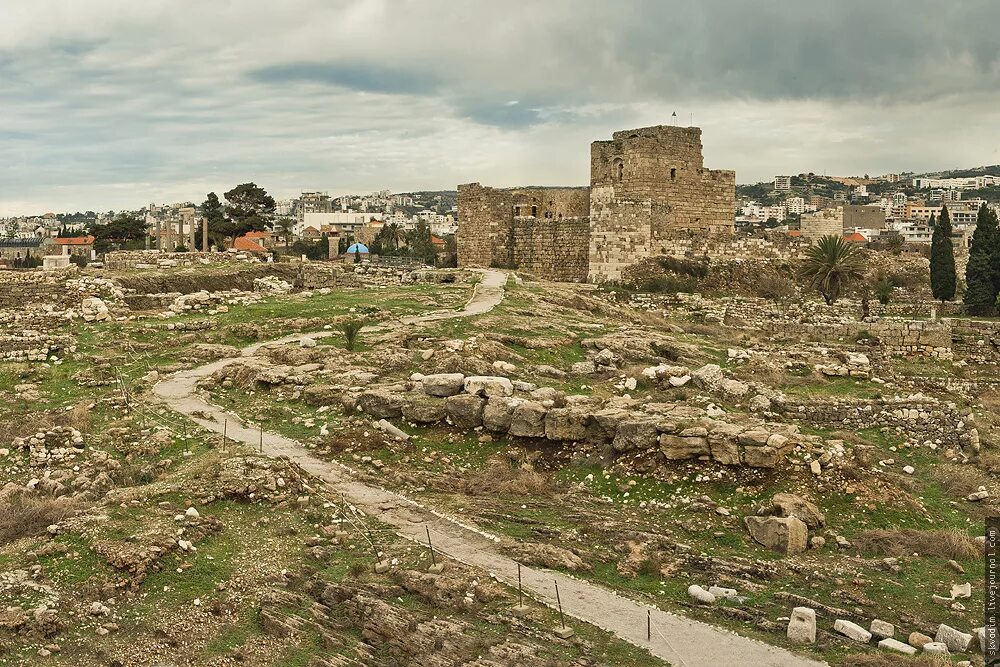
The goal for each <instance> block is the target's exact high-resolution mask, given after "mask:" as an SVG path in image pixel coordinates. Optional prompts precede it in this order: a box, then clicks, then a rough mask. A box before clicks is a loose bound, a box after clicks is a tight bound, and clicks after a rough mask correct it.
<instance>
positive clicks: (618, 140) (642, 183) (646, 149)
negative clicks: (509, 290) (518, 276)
mask: <svg viewBox="0 0 1000 667" xmlns="http://www.w3.org/2000/svg"><path fill="white" fill-rule="evenodd" d="M701 153H702V151H701V129H700V128H697V127H674V126H664V125H658V126H654V127H646V128H639V129H635V130H625V131H621V132H616V133H614V135H612V139H611V140H610V141H596V142H594V143H593V144H592V145H591V186H590V187H589V188H588V187H576V188H534V187H527V188H510V189H496V188H490V187H484V186H482V185H480V184H478V183H469V184H465V185H460V186H459V187H458V215H459V224H458V235H457V245H458V262H459V266H460V267H489V266H494V267H510V268H516V269H519V270H522V271H525V272H526V273H531V274H533V275H535V276H536V277H538V278H543V279H547V280H560V281H585V280H590V281H592V282H603V281H607V280H618V279H620V278H621V272H622V270H623V269H624V268H625V267H627V266H629V265H631V264H633V263H635V262H636V261H638V260H641V259H644V258H647V257H651V256H655V255H660V254H675V253H676V252H678V250H679V248H681V247H683V246H685V245H687V246H688V247H687V248H684V250H683V251H682V252H687V251H689V250H690V246H691V245H695V244H697V243H699V242H702V241H705V240H707V239H709V238H712V237H715V236H723V237H727V236H729V235H731V234H732V232H733V221H734V217H735V211H736V174H735V172H732V171H713V170H708V169H705V168H704V163H703V159H702V154H701ZM751 250H753V249H751Z"/></svg>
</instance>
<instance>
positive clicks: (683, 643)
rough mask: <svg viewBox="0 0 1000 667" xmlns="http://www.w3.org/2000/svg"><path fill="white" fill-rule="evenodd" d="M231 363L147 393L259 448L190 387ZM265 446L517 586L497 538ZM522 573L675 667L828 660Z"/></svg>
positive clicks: (281, 446) (294, 452)
mask: <svg viewBox="0 0 1000 667" xmlns="http://www.w3.org/2000/svg"><path fill="white" fill-rule="evenodd" d="M506 279H507V276H506V274H504V273H502V272H500V271H484V272H483V280H482V281H480V282H479V283H478V284H477V286H476V289H475V291H474V293H473V295H472V298H471V299H470V300H469V302H468V303H467V304H466V305H465V307H464V308H463V309H462V310H460V311H447V312H439V313H431V314H428V315H421V316H414V317H408V318H405V319H404V320H403V323H404V324H418V323H420V322H429V321H436V320H443V319H450V318H455V317H469V316H471V315H480V314H483V313H486V312H489V311H490V310H492V309H493V308H494V307H495V306H496V305H497V304H499V303H500V302H501V301H502V300H503V286H504V283H505V282H506ZM328 335H331V334H330V332H320V333H317V334H295V335H292V336H287V337H285V338H282V339H279V340H277V341H270V342H266V343H257V344H255V345H251V346H249V347H247V348H245V349H244V350H243V352H242V354H243V356H249V355H252V354H253V353H254V352H256V351H257V350H258V349H260V348H261V347H263V346H265V345H276V344H286V343H291V342H296V341H298V340H300V339H301V338H307V337H311V338H320V337H323V336H328ZM236 360H237V358H232V359H221V360H219V361H215V362H213V363H210V364H206V365H204V366H199V367H198V368H194V369H191V370H187V371H181V372H180V373H176V374H174V375H172V376H170V377H169V378H167V379H165V380H163V381H162V382H160V383H159V384H157V385H156V386H155V387H154V389H153V391H154V393H155V394H156V395H157V396H159V397H160V398H161V399H163V400H164V401H165V402H166V403H167V404H168V405H169V406H170V407H171V408H173V409H174V410H176V411H177V412H181V413H183V414H185V415H187V416H188V417H189V418H190V419H192V420H193V421H195V422H197V423H198V424H200V425H201V426H203V427H205V428H207V429H209V430H211V431H214V432H216V433H222V428H223V422H224V421H227V422H228V431H227V433H228V436H229V437H230V438H232V439H233V440H238V441H240V442H243V443H245V444H247V445H250V446H251V447H254V448H256V447H258V446H259V443H260V432H259V431H258V430H256V429H250V428H247V427H246V426H245V425H244V424H243V422H242V421H241V420H240V419H239V417H237V416H236V415H233V414H230V413H227V412H225V411H224V410H223V409H222V408H219V407H218V406H216V405H213V404H211V403H208V402H207V401H205V400H204V399H203V398H201V397H200V396H199V395H198V394H197V393H196V391H197V389H196V385H197V382H198V381H199V380H201V379H202V378H205V377H207V376H209V375H211V374H212V373H214V372H215V371H216V370H218V369H220V368H223V367H224V366H226V365H228V364H231V363H233V362H234V361H236ZM195 413H197V416H196V414H195ZM203 415H205V416H208V417H209V418H205V416H203ZM263 447H264V453H265V454H267V455H268V456H272V457H278V456H287V457H288V458H289V459H291V460H292V461H294V462H295V463H297V464H298V465H300V466H301V467H302V468H303V469H304V470H306V471H308V472H309V473H311V474H313V475H315V476H316V477H319V478H321V479H323V480H324V481H325V482H326V483H327V484H328V485H329V487H330V491H331V493H334V494H337V495H340V494H343V496H344V497H345V498H347V500H348V501H350V502H351V503H352V504H354V505H356V506H357V507H359V508H360V509H362V510H363V511H364V512H365V513H366V514H368V515H370V516H373V517H376V518H378V519H379V520H381V521H383V522H385V523H387V524H390V525H392V526H395V527H396V529H397V531H398V533H399V534H400V535H402V536H404V537H406V538H408V539H411V540H413V541H416V542H420V543H423V542H424V540H425V539H426V537H425V532H424V530H425V526H427V527H429V528H430V530H431V533H432V534H433V536H434V546H435V548H436V549H440V550H441V551H442V552H444V553H446V554H448V555H449V556H450V557H452V558H454V559H456V560H459V561H462V562H464V563H467V564H469V565H474V566H478V567H480V568H482V569H484V570H486V571H488V572H490V573H491V574H493V575H494V576H495V577H496V578H497V579H499V580H500V581H503V582H505V583H507V584H509V585H514V586H516V585H517V563H516V562H515V561H514V560H512V559H510V558H508V557H507V556H504V555H503V554H501V553H500V552H499V550H498V548H497V544H496V538H493V537H491V536H489V535H486V534H485V533H483V532H481V531H477V530H475V529H473V528H470V527H467V526H464V525H462V524H461V523H459V522H458V521H456V520H454V519H452V518H449V517H445V516H442V515H440V514H437V513H436V512H434V511H433V510H430V509H428V508H425V507H422V506H420V505H418V504H417V503H414V502H413V501H411V500H408V499H406V498H404V497H403V496H400V495H399V494H396V493H393V492H391V491H387V490H385V489H381V488H378V487H374V486H369V485H367V484H363V483H361V482H358V481H356V480H355V479H353V478H352V475H351V471H350V470H349V469H348V468H347V467H345V466H343V465H340V464H338V463H331V462H328V461H323V460H321V459H318V458H316V457H315V456H313V455H312V454H310V453H309V451H308V450H307V449H306V448H305V447H304V446H302V445H301V444H300V443H299V442H297V441H295V440H292V439H290V438H286V437H284V436H281V435H278V434H276V433H269V432H265V433H264V436H263ZM521 576H522V581H523V586H524V589H525V591H526V592H527V593H528V594H530V595H531V596H532V597H533V598H534V599H536V600H538V601H539V602H542V603H544V604H546V605H549V606H550V607H554V606H555V604H556V598H555V588H554V585H553V583H554V582H555V581H558V582H559V593H560V596H561V598H562V603H563V609H564V611H565V612H566V614H568V615H569V616H573V617H575V618H577V619H579V620H582V621H586V622H587V623H591V624H593V625H596V626H598V627H600V628H603V629H605V630H607V631H609V632H612V633H614V634H615V635H617V636H618V637H620V638H621V639H624V640H626V641H628V642H631V643H632V644H635V645H636V646H641V647H644V648H647V649H648V650H649V651H650V652H651V653H653V655H655V656H657V657H659V658H662V659H663V660H665V661H667V662H669V663H670V664H672V665H674V666H675V667H716V666H722V665H726V666H727V667H742V666H746V667H820V666H821V665H824V664H825V663H821V662H816V661H814V660H809V659H806V658H802V657H799V656H797V655H795V654H793V653H791V652H789V651H786V650H784V649H781V648H777V647H774V646H769V645H767V644H764V643H763V642H759V641H756V640H752V639H747V638H745V637H741V636H739V635H737V634H735V633H733V632H730V631H728V630H723V629H720V628H716V627H714V626H711V625H708V624H706V623H702V622H700V621H694V620H691V619H687V618H684V617H682V616H676V615H674V614H669V613H667V612H664V611H662V610H660V609H657V608H656V607H651V606H648V605H644V604H640V603H638V602H634V601H632V600H630V599H627V598H624V597H622V596H620V595H617V594H616V593H614V592H612V591H610V590H608V589H606V588H603V587H601V586H598V585H595V584H591V583H588V582H585V581H581V580H579V579H575V578H573V577H570V576H567V575H564V574H561V573H558V572H553V571H550V570H545V569H539V568H531V567H526V566H522V568H521ZM647 612H649V613H650V615H651V620H652V628H653V631H652V640H651V641H647V639H646V614H647Z"/></svg>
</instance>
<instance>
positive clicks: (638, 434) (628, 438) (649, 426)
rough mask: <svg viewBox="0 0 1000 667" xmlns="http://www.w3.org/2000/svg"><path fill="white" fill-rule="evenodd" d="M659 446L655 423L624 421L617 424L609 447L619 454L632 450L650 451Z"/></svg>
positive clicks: (640, 420)
mask: <svg viewBox="0 0 1000 667" xmlns="http://www.w3.org/2000/svg"><path fill="white" fill-rule="evenodd" d="M659 444H660V433H659V431H658V430H657V428H656V422H655V421H652V420H649V419H625V420H623V421H621V422H619V423H618V429H617V431H616V432H615V439H614V440H613V441H612V442H611V445H612V446H613V447H614V448H615V450H616V451H619V452H628V451H631V450H633V449H651V448H653V447H658V446H659Z"/></svg>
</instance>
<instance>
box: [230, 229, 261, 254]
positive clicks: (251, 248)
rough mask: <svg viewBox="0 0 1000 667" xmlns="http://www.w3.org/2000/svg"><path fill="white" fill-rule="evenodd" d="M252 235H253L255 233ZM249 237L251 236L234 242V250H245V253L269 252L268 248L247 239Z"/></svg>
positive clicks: (241, 237)
mask: <svg viewBox="0 0 1000 667" xmlns="http://www.w3.org/2000/svg"><path fill="white" fill-rule="evenodd" d="M250 233H251V234H252V233H253V232H250ZM247 236H249V234H245V235H243V236H240V237H238V238H237V239H236V240H235V241H233V249H234V250H243V251H245V252H267V248H265V247H264V246H262V245H261V244H259V243H257V242H255V241H254V240H253V239H249V238H247Z"/></svg>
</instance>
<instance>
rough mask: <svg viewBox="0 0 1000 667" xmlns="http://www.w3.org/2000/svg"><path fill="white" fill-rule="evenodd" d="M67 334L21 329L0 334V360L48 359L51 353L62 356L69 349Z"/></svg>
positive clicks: (70, 342) (69, 341)
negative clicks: (60, 334)
mask: <svg viewBox="0 0 1000 667" xmlns="http://www.w3.org/2000/svg"><path fill="white" fill-rule="evenodd" d="M71 345H72V341H71V339H70V337H69V336H59V335H56V334H50V333H42V332H39V331H22V332H19V333H12V334H0V360H2V361H14V362H23V361H48V359H49V357H50V356H52V355H55V356H59V357H61V356H63V354H64V352H68V351H69V350H70V346H71Z"/></svg>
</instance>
